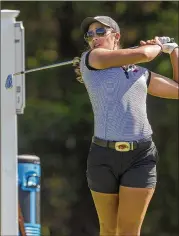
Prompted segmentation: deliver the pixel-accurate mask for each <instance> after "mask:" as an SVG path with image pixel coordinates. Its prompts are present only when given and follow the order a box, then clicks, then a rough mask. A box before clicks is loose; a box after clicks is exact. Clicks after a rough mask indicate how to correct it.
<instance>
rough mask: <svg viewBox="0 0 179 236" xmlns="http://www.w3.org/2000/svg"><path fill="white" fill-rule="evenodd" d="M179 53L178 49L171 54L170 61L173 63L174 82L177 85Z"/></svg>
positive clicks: (178, 80)
mask: <svg viewBox="0 0 179 236" xmlns="http://www.w3.org/2000/svg"><path fill="white" fill-rule="evenodd" d="M178 51H179V48H178V47H177V48H175V49H174V50H173V52H172V53H171V54H170V60H171V63H172V68H173V80H175V81H176V82H177V83H179V79H178V63H179V61H178V59H179V58H178Z"/></svg>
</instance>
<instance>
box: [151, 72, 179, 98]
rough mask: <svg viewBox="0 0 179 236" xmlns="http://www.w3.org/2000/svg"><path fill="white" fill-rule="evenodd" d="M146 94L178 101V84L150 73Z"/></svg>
mask: <svg viewBox="0 0 179 236" xmlns="http://www.w3.org/2000/svg"><path fill="white" fill-rule="evenodd" d="M148 93H149V94H150V95H153V96H156V97H161V98H168V99H179V98H178V97H179V84H178V83H177V82H176V81H174V80H171V79H169V78H167V77H165V76H162V75H159V74H156V73H154V72H151V79H150V84H149V87H148Z"/></svg>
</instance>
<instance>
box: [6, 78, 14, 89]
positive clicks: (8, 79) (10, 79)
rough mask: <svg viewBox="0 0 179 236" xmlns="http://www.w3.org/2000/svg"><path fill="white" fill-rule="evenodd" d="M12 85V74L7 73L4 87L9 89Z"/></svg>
mask: <svg viewBox="0 0 179 236" xmlns="http://www.w3.org/2000/svg"><path fill="white" fill-rule="evenodd" d="M12 87H13V84H12V75H8V77H7V79H6V83H5V88H6V89H10V88H12Z"/></svg>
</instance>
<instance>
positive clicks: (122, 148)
mask: <svg viewBox="0 0 179 236" xmlns="http://www.w3.org/2000/svg"><path fill="white" fill-rule="evenodd" d="M115 149H116V151H119V152H128V151H130V150H131V147H130V143H129V142H116V143H115Z"/></svg>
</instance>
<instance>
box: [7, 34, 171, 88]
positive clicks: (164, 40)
mask: <svg viewBox="0 0 179 236" xmlns="http://www.w3.org/2000/svg"><path fill="white" fill-rule="evenodd" d="M159 40H160V41H161V43H162V44H164V43H173V42H174V38H170V37H159ZM137 47H138V46H137ZM133 48H135V47H133ZM76 58H77V57H75V58H74V59H73V60H71V61H66V62H60V63H56V64H52V65H48V66H42V67H39V68H34V69H30V70H25V71H20V72H16V73H14V74H9V75H8V76H7V79H6V83H5V87H6V89H9V88H12V86H13V84H12V79H13V76H16V75H23V74H28V73H31V72H35V71H39V70H46V69H50V68H54V67H59V66H65V65H70V64H73V65H74V64H75V61H76Z"/></svg>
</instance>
